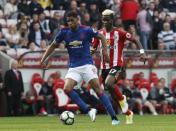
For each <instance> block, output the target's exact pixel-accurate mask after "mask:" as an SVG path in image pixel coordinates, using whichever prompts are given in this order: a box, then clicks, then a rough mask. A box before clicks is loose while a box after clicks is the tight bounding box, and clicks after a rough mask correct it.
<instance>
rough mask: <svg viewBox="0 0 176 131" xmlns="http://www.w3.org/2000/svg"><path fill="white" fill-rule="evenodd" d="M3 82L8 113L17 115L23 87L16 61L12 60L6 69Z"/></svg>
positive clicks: (19, 109)
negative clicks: (9, 66) (8, 68)
mask: <svg viewBox="0 0 176 131" xmlns="http://www.w3.org/2000/svg"><path fill="white" fill-rule="evenodd" d="M4 84H5V85H4V86H5V91H6V95H7V106H8V107H7V108H8V115H9V116H13V115H14V116H18V115H20V112H21V98H22V97H23V96H24V94H23V93H24V87H23V78H22V75H21V72H20V71H19V70H18V62H17V61H15V60H14V61H13V62H12V65H11V69H10V70H8V71H6V73H5V77H4Z"/></svg>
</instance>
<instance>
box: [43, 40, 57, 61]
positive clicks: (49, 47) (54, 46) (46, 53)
mask: <svg viewBox="0 0 176 131" xmlns="http://www.w3.org/2000/svg"><path fill="white" fill-rule="evenodd" d="M56 47H57V45H56V41H55V40H54V41H53V42H52V43H51V44H50V45H49V46H48V48H47V49H46V51H45V53H44V54H43V56H42V59H41V61H40V63H41V64H44V62H45V60H46V59H47V58H48V56H49V55H50V54H51V53H52V52H53V51H54V49H55V48H56Z"/></svg>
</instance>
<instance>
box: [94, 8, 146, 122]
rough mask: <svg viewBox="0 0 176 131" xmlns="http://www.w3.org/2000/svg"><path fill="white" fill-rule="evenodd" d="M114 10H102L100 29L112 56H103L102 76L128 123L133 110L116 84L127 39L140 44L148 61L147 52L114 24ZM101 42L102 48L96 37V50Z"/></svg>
mask: <svg viewBox="0 0 176 131" xmlns="http://www.w3.org/2000/svg"><path fill="white" fill-rule="evenodd" d="M113 19H114V12H113V11H112V10H109V9H106V10H104V11H103V12H102V22H103V25H104V27H103V28H102V29H100V30H99V32H100V33H101V34H103V35H104V36H105V38H106V40H107V44H108V45H107V46H108V47H109V48H108V53H109V57H110V62H109V63H107V62H105V61H104V56H103V55H102V58H101V69H102V73H101V76H102V78H103V81H104V82H103V83H104V86H105V88H107V89H108V90H109V92H110V94H111V96H112V98H113V99H114V100H115V101H119V104H120V107H121V109H122V112H123V113H125V114H126V124H132V123H133V112H132V111H130V110H129V109H128V103H127V101H126V97H125V95H122V93H121V92H120V90H119V88H118V86H117V85H116V80H117V79H116V78H119V76H120V74H121V73H122V69H123V66H124V65H123V48H124V45H125V44H124V43H125V41H126V40H129V41H131V42H134V43H136V44H137V45H138V47H139V49H140V54H141V55H140V56H141V59H142V60H143V61H144V63H145V61H146V58H147V57H146V54H145V51H144V49H143V47H142V45H141V43H140V42H139V41H138V40H137V39H135V38H133V37H132V35H131V34H130V33H128V32H126V31H122V30H119V29H118V28H117V27H114V25H113ZM99 44H100V48H101V49H102V48H103V46H102V44H101V43H100V42H99V40H97V39H94V41H93V49H92V52H94V51H95V50H96V48H97V46H98V45H99Z"/></svg>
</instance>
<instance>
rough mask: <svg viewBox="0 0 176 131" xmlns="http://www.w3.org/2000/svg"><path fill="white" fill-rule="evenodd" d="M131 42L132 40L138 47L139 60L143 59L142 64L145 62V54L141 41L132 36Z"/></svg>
mask: <svg viewBox="0 0 176 131" xmlns="http://www.w3.org/2000/svg"><path fill="white" fill-rule="evenodd" d="M132 42H134V43H135V44H136V45H137V47H138V48H139V52H140V57H141V60H143V61H144V64H145V62H146V60H147V55H146V53H145V51H144V48H143V46H142V44H141V42H140V41H139V40H138V39H136V38H133V40H132Z"/></svg>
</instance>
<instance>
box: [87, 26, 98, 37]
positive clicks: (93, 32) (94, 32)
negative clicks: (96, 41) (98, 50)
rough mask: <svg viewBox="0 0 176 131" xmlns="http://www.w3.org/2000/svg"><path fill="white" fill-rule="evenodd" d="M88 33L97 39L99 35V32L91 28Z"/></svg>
mask: <svg viewBox="0 0 176 131" xmlns="http://www.w3.org/2000/svg"><path fill="white" fill-rule="evenodd" d="M88 32H89V35H90V36H91V37H96V36H97V35H98V31H97V30H95V29H93V28H89V29H88Z"/></svg>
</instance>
